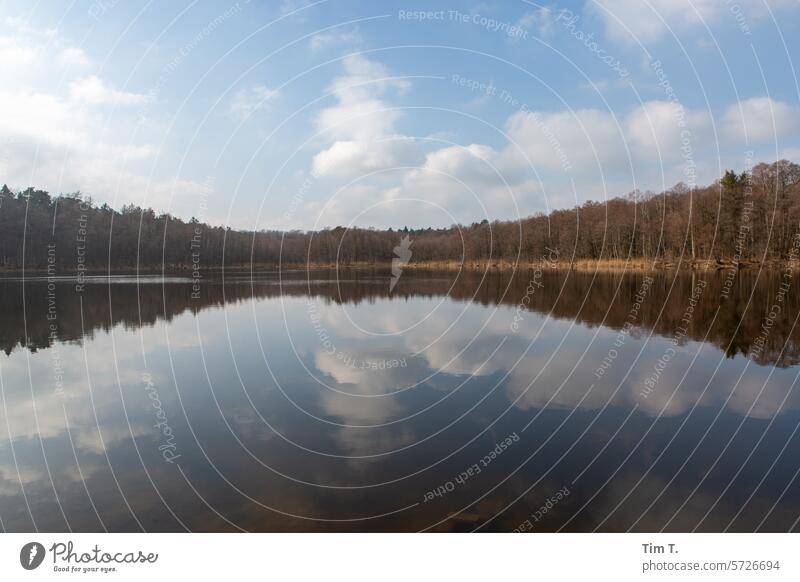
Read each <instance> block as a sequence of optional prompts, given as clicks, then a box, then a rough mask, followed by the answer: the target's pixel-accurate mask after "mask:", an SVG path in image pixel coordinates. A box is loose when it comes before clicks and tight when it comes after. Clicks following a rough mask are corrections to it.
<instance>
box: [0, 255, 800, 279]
mask: <svg viewBox="0 0 800 582" xmlns="http://www.w3.org/2000/svg"><path fill="white" fill-rule="evenodd" d="M337 268H338V269H364V270H366V269H380V270H391V268H392V263H391V262H372V263H367V262H356V263H348V264H339V265H337V264H332V263H311V264H306V263H284V264H282V265H278V264H269V263H265V264H254V265H249V264H248V265H229V266H226V267H224V268H223V267H219V266H213V267H201V268H200V269H199V272H200V273H222V272H223V271H224V272H225V273H248V272H251V271H253V272H265V271H276V272H277V271H286V272H288V271H295V272H296V271H304V270H334V269H337ZM402 268H403V269H404V270H405V269H408V270H416V271H458V270H467V271H486V270H492V271H498V272H499V271H514V270H549V271H580V272H600V273H619V272H630V271H633V272H658V271H675V270H680V271H730V270H752V269H758V268H764V269H766V270H788V269H792V270H797V269H800V265H798V264H797V263H796V262H795V263H792V262H791V261H788V260H774V259H770V260H767V261H764V262H763V263H762V262H758V261H752V260H748V261H739V262H738V263H737V262H735V261H732V260H705V259H703V260H698V259H695V260H692V259H688V260H678V259H675V260H665V259H658V260H655V261H653V260H651V259H638V258H637V259H628V260H625V259H602V260H598V259H579V260H575V261H572V262H567V261H538V262H528V261H520V262H519V263H516V264H515V263H514V262H510V261H485V260H481V261H468V262H465V263H462V262H459V261H421V262H409V263H406V264H405V265H403V266H402ZM196 271H197V269H196V266H194V265H169V266H167V267H165V268H160V267H159V268H139V269H136V268H135V267H131V268H120V269H112V270H108V269H86V270H84V271H83V272H82V275H83V276H90V277H91V276H104V275H106V276H108V275H111V276H114V275H117V276H119V275H136V274H139V275H160V274H164V275H176V274H182V273H186V274H188V275H191V274H192V273H193V272H196ZM48 273H50V274H53V273H52V271H50V272H48V269H47V267H41V268H31V269H24V270H23V269H9V268H0V276H3V275H8V276H21V275H23V274H30V275H32V276H41V275H42V274H48ZM54 275H55V276H56V277H77V276H78V275H77V272H76V271H74V270H67V271H61V270H59V271H57V272H56V273H54Z"/></svg>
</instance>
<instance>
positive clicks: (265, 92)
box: [230, 85, 278, 121]
mask: <svg viewBox="0 0 800 582" xmlns="http://www.w3.org/2000/svg"><path fill="white" fill-rule="evenodd" d="M277 96H278V91H276V90H274V89H269V88H267V87H265V86H264V85H256V86H255V87H251V88H250V89H241V90H240V91H237V93H236V94H235V95H234V96H233V101H232V102H231V106H230V113H231V115H233V116H235V117H236V118H238V119H239V120H240V121H244V120H246V119H248V118H249V117H250V116H251V115H253V114H254V113H255V112H256V111H259V110H260V109H263V108H264V107H265V105H266V104H267V103H268V102H270V101H272V100H273V99H275V98H276V97H277Z"/></svg>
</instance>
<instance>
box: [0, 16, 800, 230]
mask: <svg viewBox="0 0 800 582" xmlns="http://www.w3.org/2000/svg"><path fill="white" fill-rule="evenodd" d="M0 11H1V12H0V18H2V22H3V26H2V28H0V72H2V74H3V78H4V79H5V83H3V85H2V87H0V181H3V182H8V183H9V185H11V186H12V187H15V188H23V187H26V186H28V185H35V186H39V187H44V188H46V189H48V190H50V191H52V192H71V191H74V190H78V189H80V190H81V191H82V192H84V193H86V194H88V195H91V196H92V198H93V199H94V200H95V201H97V202H98V203H102V202H108V203H109V204H111V205H113V206H115V207H120V206H122V205H123V204H137V205H141V206H153V207H155V208H157V209H159V210H161V211H169V212H172V213H174V214H176V215H178V216H182V217H185V218H188V217H190V216H197V217H199V218H201V219H204V220H207V221H210V222H214V223H219V224H228V225H231V226H232V227H235V228H248V229H253V228H255V229H289V228H300V229H309V228H319V227H324V226H335V225H340V224H341V225H349V224H358V225H362V226H370V225H371V226H377V227H388V226H392V227H402V226H405V225H408V226H428V225H432V226H447V225H450V224H452V223H454V222H462V223H469V222H472V221H479V220H482V219H484V218H487V219H489V220H495V219H513V218H516V217H517V216H518V215H519V216H526V215H529V214H532V213H535V212H542V211H547V210H548V209H553V208H567V207H571V206H573V205H575V204H576V203H581V202H583V201H585V200H596V201H598V200H599V201H602V200H604V199H607V198H610V197H614V196H618V195H624V194H626V193H628V192H630V191H631V190H633V189H635V188H638V189H640V190H648V189H651V190H655V191H661V190H663V189H665V188H669V187H672V186H673V185H674V184H676V183H677V182H680V181H683V182H685V183H688V184H692V183H696V184H698V185H704V184H707V183H710V182H711V181H713V180H714V179H716V178H717V177H718V176H719V174H720V173H721V171H722V170H723V169H724V168H728V167H732V168H736V169H738V170H742V169H745V168H746V167H748V166H749V165H750V164H752V163H757V162H759V161H774V160H775V159H777V158H789V159H791V160H793V161H798V162H800V88H799V87H798V80H797V77H796V71H795V64H794V62H793V61H792V56H793V55H798V54H800V51H799V50H798V42H800V41H798V38H800V35H798V32H799V31H798V28H800V18H798V15H800V5H798V4H797V2H795V1H793V0H769V1H764V0H738V1H732V0H731V1H727V0H714V1H712V0H694V1H693V2H688V1H685V0H649V2H644V1H640V0H635V1H634V0H602V1H599V0H598V1H592V0H590V1H588V2H581V1H574V2H563V3H546V4H539V3H534V2H524V1H521V0H510V1H505V2H449V3H448V2H430V1H429V2H422V1H420V2H408V1H399V2H375V1H372V2H368V1H349V0H328V1H321V2H316V3H312V2H305V1H301V0H278V1H275V2H257V1H256V0H251V1H250V2H246V1H244V0H240V1H239V2H238V3H237V2H201V1H197V2H191V1H188V2H187V1H184V0H178V1H175V2H126V1H119V0H95V1H93V2H88V1H75V2H71V3H65V2H49V1H43V2H35V3H31V2H2V3H0Z"/></svg>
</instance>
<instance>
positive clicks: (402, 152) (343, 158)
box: [313, 135, 421, 177]
mask: <svg viewBox="0 0 800 582" xmlns="http://www.w3.org/2000/svg"><path fill="white" fill-rule="evenodd" d="M420 158H421V155H420V152H419V150H418V149H417V146H416V143H415V140H414V139H412V138H410V137H405V136H402V135H401V136H392V137H389V138H385V139H382V140H380V141H374V142H372V141H366V140H362V141H356V140H347V141H337V142H335V143H334V144H333V145H332V146H331V147H330V148H328V149H326V150H323V151H321V152H319V153H318V154H317V155H315V156H314V159H313V168H314V172H315V173H316V174H317V175H320V176H348V177H352V176H358V175H361V174H366V173H369V172H375V171H377V170H382V169H386V168H394V167H398V166H411V165H414V164H417V163H418V162H419V161H420Z"/></svg>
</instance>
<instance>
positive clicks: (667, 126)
mask: <svg viewBox="0 0 800 582" xmlns="http://www.w3.org/2000/svg"><path fill="white" fill-rule="evenodd" d="M710 128H711V119H710V117H709V116H708V114H706V113H705V112H702V111H691V110H689V109H687V108H685V107H682V106H680V105H678V104H676V103H672V102H669V101H648V102H647V103H644V104H642V105H641V106H640V107H638V108H637V109H635V110H634V111H633V112H631V113H630V114H629V115H628V116H627V117H626V119H625V130H626V135H627V139H628V142H629V143H628V146H629V147H630V148H631V150H632V151H633V152H635V154H636V155H637V157H639V158H642V159H648V158H649V159H652V160H653V161H655V160H664V161H670V160H676V159H678V158H680V157H681V155H682V151H681V146H682V143H683V141H684V140H689V145H690V146H692V147H696V146H697V145H699V144H701V143H708V139H707V138H708V137H710V135H709V133H708V132H709V130H710ZM687 132H688V133H687Z"/></svg>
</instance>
